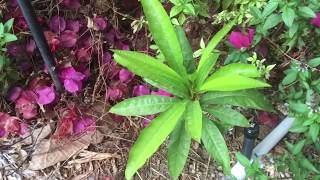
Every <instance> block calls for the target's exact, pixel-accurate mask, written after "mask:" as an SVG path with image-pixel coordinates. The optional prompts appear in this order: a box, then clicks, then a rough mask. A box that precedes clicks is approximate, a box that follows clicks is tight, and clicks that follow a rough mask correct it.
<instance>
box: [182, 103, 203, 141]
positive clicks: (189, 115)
mask: <svg viewBox="0 0 320 180" xmlns="http://www.w3.org/2000/svg"><path fill="white" fill-rule="evenodd" d="M184 118H185V121H186V125H185V126H186V130H187V132H188V133H189V135H190V136H191V137H192V138H193V139H195V140H196V141H198V142H200V139H201V131H202V109H201V106H200V102H199V101H189V103H188V105H187V109H186V112H185V116H184Z"/></svg>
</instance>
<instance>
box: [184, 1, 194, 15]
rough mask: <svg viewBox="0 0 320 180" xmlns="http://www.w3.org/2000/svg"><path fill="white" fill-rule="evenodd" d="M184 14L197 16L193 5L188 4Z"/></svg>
mask: <svg viewBox="0 0 320 180" xmlns="http://www.w3.org/2000/svg"><path fill="white" fill-rule="evenodd" d="M183 12H184V13H186V14H189V15H193V16H195V15H196V11H195V9H194V7H193V5H192V4H190V3H188V4H186V5H185V6H184V9H183Z"/></svg>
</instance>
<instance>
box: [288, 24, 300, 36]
mask: <svg viewBox="0 0 320 180" xmlns="http://www.w3.org/2000/svg"><path fill="white" fill-rule="evenodd" d="M298 29H299V24H297V23H295V24H293V25H292V26H291V27H290V28H289V37H290V38H292V37H293V36H294V35H295V34H296V33H297V32H298Z"/></svg>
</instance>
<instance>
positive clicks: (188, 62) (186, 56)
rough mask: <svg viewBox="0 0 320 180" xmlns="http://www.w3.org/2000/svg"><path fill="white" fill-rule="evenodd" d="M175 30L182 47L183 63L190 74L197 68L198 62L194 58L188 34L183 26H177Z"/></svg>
mask: <svg viewBox="0 0 320 180" xmlns="http://www.w3.org/2000/svg"><path fill="white" fill-rule="evenodd" d="M175 31H176V34H177V37H178V40H179V43H180V46H181V48H182V53H183V65H184V66H185V68H186V70H187V72H188V73H189V74H191V73H193V72H194V71H195V69H196V63H195V60H194V59H193V52H192V48H191V46H190V43H189V41H188V39H187V36H186V34H185V32H184V30H183V28H182V27H181V26H176V27H175Z"/></svg>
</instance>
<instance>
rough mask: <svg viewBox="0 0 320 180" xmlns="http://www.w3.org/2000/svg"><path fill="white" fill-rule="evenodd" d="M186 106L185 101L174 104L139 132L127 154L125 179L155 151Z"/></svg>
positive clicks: (129, 177)
mask: <svg viewBox="0 0 320 180" xmlns="http://www.w3.org/2000/svg"><path fill="white" fill-rule="evenodd" d="M186 104H187V102H186V101H182V102H178V103H176V104H174V105H173V106H172V107H171V108H170V109H169V110H167V111H166V112H164V113H162V114H160V115H159V116H158V117H157V118H155V119H154V120H153V121H151V123H150V125H149V126H148V127H146V128H145V129H144V130H143V131H142V132H141V134H140V135H139V137H138V139H137V140H136V142H135V143H134V145H133V146H132V148H131V150H130V153H129V159H128V163H127V167H126V171H125V176H126V179H131V178H132V176H133V175H134V174H135V173H136V171H137V170H138V169H139V168H140V167H142V166H143V165H144V164H145V162H146V161H147V159H148V158H149V157H151V156H152V154H154V153H155V152H156V151H157V149H158V148H159V147H160V145H161V144H162V143H163V142H164V141H165V139H166V138H167V136H168V135H169V134H170V133H171V131H172V130H173V129H174V128H175V126H176V124H177V122H178V121H179V119H180V118H181V117H182V115H183V113H184V111H185V109H186Z"/></svg>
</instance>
